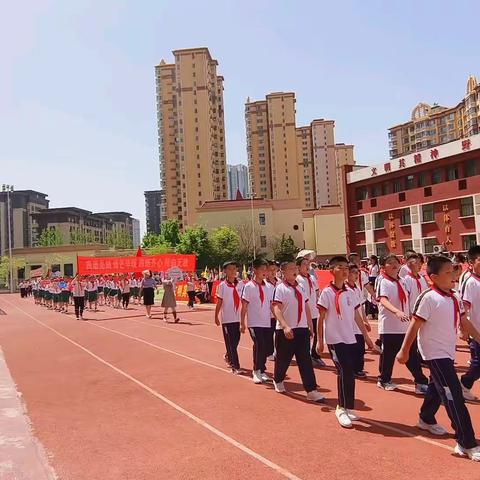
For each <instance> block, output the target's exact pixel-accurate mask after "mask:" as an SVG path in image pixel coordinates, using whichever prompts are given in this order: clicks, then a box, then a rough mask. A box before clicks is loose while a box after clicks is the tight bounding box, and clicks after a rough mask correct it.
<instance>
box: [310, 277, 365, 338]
mask: <svg viewBox="0 0 480 480" xmlns="http://www.w3.org/2000/svg"><path fill="white" fill-rule="evenodd" d="M336 292H339V290H338V289H337V288H336V287H335V286H333V285H332V284H330V285H328V286H327V287H325V288H324V289H323V290H322V293H321V294H320V298H319V299H318V306H319V308H320V309H323V310H324V311H325V321H324V329H325V330H324V331H325V343H326V344H327V345H335V344H337V343H348V344H351V343H356V341H357V339H356V338H355V332H354V330H353V324H354V322H355V309H356V308H358V307H359V306H360V301H359V300H358V297H357V295H356V294H355V293H354V292H353V290H352V289H349V288H347V287H344V288H343V289H342V290H341V293H340V296H339V297H338V306H339V309H340V312H338V311H337V306H336V302H335V298H336Z"/></svg>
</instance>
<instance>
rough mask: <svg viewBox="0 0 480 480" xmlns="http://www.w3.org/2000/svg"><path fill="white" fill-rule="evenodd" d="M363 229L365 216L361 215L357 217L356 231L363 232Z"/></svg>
mask: <svg viewBox="0 0 480 480" xmlns="http://www.w3.org/2000/svg"><path fill="white" fill-rule="evenodd" d="M364 231H365V217H364V216H363V215H362V216H361V217H357V232H364Z"/></svg>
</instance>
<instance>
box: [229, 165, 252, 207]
mask: <svg viewBox="0 0 480 480" xmlns="http://www.w3.org/2000/svg"><path fill="white" fill-rule="evenodd" d="M227 180H228V181H227V184H228V199H229V200H235V199H236V198H237V193H238V192H240V195H241V196H242V197H243V198H247V197H248V196H249V195H250V187H249V183H248V167H247V166H246V165H242V164H240V165H227Z"/></svg>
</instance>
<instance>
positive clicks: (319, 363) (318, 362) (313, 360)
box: [312, 358, 327, 367]
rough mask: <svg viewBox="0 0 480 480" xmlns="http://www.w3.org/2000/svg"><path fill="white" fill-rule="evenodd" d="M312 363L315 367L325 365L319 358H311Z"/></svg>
mask: <svg viewBox="0 0 480 480" xmlns="http://www.w3.org/2000/svg"><path fill="white" fill-rule="evenodd" d="M312 363H313V365H314V366H315V367H326V366H327V364H326V363H325V362H324V361H323V360H322V359H321V358H312Z"/></svg>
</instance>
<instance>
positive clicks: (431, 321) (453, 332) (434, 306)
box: [413, 288, 463, 360]
mask: <svg viewBox="0 0 480 480" xmlns="http://www.w3.org/2000/svg"><path fill="white" fill-rule="evenodd" d="M453 295H454V296H455V298H456V301H457V302H458V303H457V305H458V307H459V309H460V312H459V313H460V315H461V314H463V305H462V302H461V300H460V298H459V297H458V295H457V294H453ZM413 315H414V316H416V317H418V318H420V319H422V320H424V321H423V322H422V324H421V326H420V329H419V330H418V349H419V350H420V354H421V355H422V358H423V359H424V360H435V359H440V358H450V359H452V360H454V359H455V346H456V343H457V326H458V322H459V317H458V314H455V301H454V299H453V298H452V297H451V296H449V295H447V294H446V293H444V292H441V291H439V290H437V289H435V288H429V289H428V290H425V292H423V293H421V294H420V296H419V297H418V299H417V302H416V304H415V308H414V310H413Z"/></svg>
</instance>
